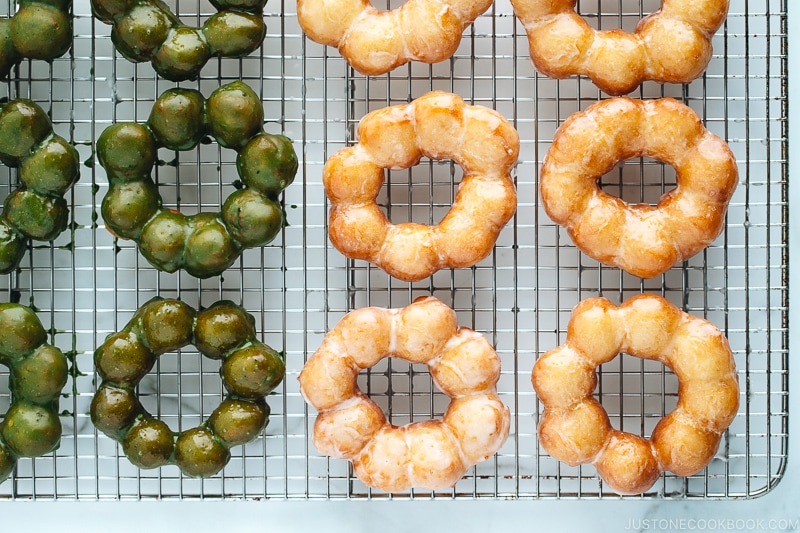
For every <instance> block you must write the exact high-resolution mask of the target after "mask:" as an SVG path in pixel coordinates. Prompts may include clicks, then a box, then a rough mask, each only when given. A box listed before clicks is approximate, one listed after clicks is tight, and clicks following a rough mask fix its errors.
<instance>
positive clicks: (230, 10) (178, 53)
mask: <svg viewBox="0 0 800 533" xmlns="http://www.w3.org/2000/svg"><path fill="white" fill-rule="evenodd" d="M210 1H211V5H213V6H214V8H215V9H216V10H217V13H216V14H214V15H212V16H211V17H209V18H208V20H206V22H205V23H204V24H203V26H202V27H200V28H192V27H189V26H186V25H185V24H183V23H182V22H181V20H180V19H179V18H178V17H177V16H176V15H175V14H174V13H172V11H170V9H169V7H168V6H167V5H166V4H165V3H164V2H162V1H161V0H92V12H93V13H94V16H95V17H97V18H98V19H99V20H101V21H103V22H105V23H106V24H111V26H112V29H111V41H112V42H113V43H114V46H115V48H116V49H117V50H118V51H119V53H120V54H122V56H123V57H124V58H125V59H127V60H128V61H131V62H133V63H140V62H143V61H150V62H151V63H152V65H153V69H155V71H156V72H157V73H158V74H159V75H160V76H161V77H163V78H166V79H168V80H172V81H183V80H189V79H192V78H195V77H197V75H198V74H199V73H200V70H201V69H202V68H203V66H205V64H206V62H208V60H209V59H210V58H212V57H244V56H246V55H248V54H250V53H251V52H253V51H254V50H256V49H257V48H258V47H259V46H261V43H262V42H263V41H264V37H265V36H266V34H267V27H266V25H265V24H264V19H263V16H262V15H263V11H264V4H266V0H210Z"/></svg>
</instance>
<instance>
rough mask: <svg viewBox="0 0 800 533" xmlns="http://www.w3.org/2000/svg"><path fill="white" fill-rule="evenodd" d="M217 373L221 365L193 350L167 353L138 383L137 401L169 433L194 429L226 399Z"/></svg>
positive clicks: (186, 348)
mask: <svg viewBox="0 0 800 533" xmlns="http://www.w3.org/2000/svg"><path fill="white" fill-rule="evenodd" d="M219 369H220V361H218V360H212V359H209V358H208V357H205V356H203V355H202V354H201V353H200V352H199V351H198V350H197V349H196V348H195V347H194V346H186V347H184V348H181V349H180V350H177V351H172V352H167V353H165V354H162V355H161V356H159V358H158V361H157V362H156V366H155V368H154V369H153V371H151V372H150V373H149V374H147V375H146V376H145V377H143V378H142V380H141V381H140V382H139V401H140V402H141V404H142V406H143V407H144V408H145V410H147V412H149V413H150V414H152V415H153V416H154V417H156V418H159V419H161V420H162V421H163V422H165V423H166V424H167V425H168V426H169V427H170V429H171V430H172V431H175V432H177V431H184V430H187V429H189V428H193V427H197V426H198V425H200V424H201V423H202V422H203V421H204V420H206V419H208V417H209V415H211V413H212V412H213V411H214V409H216V408H217V406H219V404H220V402H221V401H222V399H223V398H224V397H225V389H224V387H223V385H222V380H220V377H219ZM231 451H232V452H234V453H235V448H233V449H232V450H231Z"/></svg>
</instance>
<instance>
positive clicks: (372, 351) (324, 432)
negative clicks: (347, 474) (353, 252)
mask: <svg viewBox="0 0 800 533" xmlns="http://www.w3.org/2000/svg"><path fill="white" fill-rule="evenodd" d="M384 357H397V358H400V359H404V360H406V361H409V362H411V363H423V364H426V365H427V366H428V369H429V370H430V373H431V377H432V378H433V382H434V383H435V384H436V386H437V387H439V389H440V390H442V391H443V392H444V393H445V394H447V395H448V396H449V397H450V398H451V403H450V405H449V407H448V408H447V412H445V414H444V417H443V418H442V419H441V420H427V421H422V422H414V423H411V424H408V425H405V426H402V427H397V426H395V425H393V424H391V423H390V422H389V421H387V420H386V417H385V416H384V415H383V412H382V411H381V409H380V407H378V406H377V405H376V404H375V403H374V402H373V401H372V400H371V399H370V398H369V397H367V396H366V395H365V394H364V393H363V392H362V391H361V390H360V389H359V388H358V385H357V383H356V380H357V378H358V374H359V372H360V371H361V370H363V369H365V368H370V367H372V366H374V365H375V364H377V363H378V362H379V361H380V360H381V359H383V358H384ZM499 377H500V359H499V357H498V356H497V353H496V352H495V351H494V349H493V348H492V346H491V345H490V344H489V343H488V341H487V340H486V338H485V337H483V335H480V334H479V333H477V332H475V331H473V330H471V329H468V328H465V327H461V328H459V327H458V322H457V317H456V314H455V312H454V311H453V310H452V309H450V308H449V307H448V306H446V305H445V304H443V303H442V302H441V301H439V300H437V299H436V298H433V297H431V296H427V297H422V298H418V299H417V300H415V301H414V303H412V304H411V305H409V306H408V307H405V308H402V309H381V308H375V307H367V308H362V309H357V310H355V311H352V312H350V313H348V314H347V315H346V316H345V317H344V318H343V319H342V320H341V321H340V322H339V323H338V324H337V325H336V326H335V327H334V328H333V329H332V330H330V331H329V332H328V334H327V335H326V336H325V339H324V341H323V342H322V345H321V346H320V347H319V349H318V350H317V351H316V353H314V355H313V356H311V358H309V360H308V362H307V363H306V365H305V367H304V368H303V371H302V372H301V373H300V376H299V380H300V391H301V393H302V394H303V396H304V397H305V399H306V401H308V402H309V403H310V404H311V405H313V406H314V407H315V408H316V409H317V410H318V411H319V415H318V416H317V419H316V422H315V423H314V436H313V440H314V445H315V446H316V448H317V449H318V450H319V451H320V452H322V453H324V454H326V455H329V456H331V457H336V458H342V459H350V460H351V461H352V463H353V468H354V469H355V473H356V475H357V476H358V477H359V479H361V480H362V481H363V482H364V483H366V484H367V485H369V486H371V487H375V488H378V489H381V490H383V491H386V492H400V491H404V490H407V489H409V488H410V487H420V488H425V489H430V490H439V489H444V488H447V487H451V486H453V485H455V483H456V482H457V481H458V480H459V479H461V477H462V476H463V475H464V474H465V473H466V471H467V469H468V468H469V467H471V466H472V465H473V464H475V463H477V462H479V461H483V460H485V459H487V458H489V457H491V456H492V455H494V454H495V453H496V452H497V450H498V449H500V447H501V446H502V445H503V443H504V442H505V441H506V439H507V437H508V431H509V420H510V415H509V411H508V408H507V407H506V406H505V405H503V403H502V402H501V401H500V399H499V398H498V396H497V393H496V385H497V380H498V379H499Z"/></svg>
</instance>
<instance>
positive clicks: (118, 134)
mask: <svg viewBox="0 0 800 533" xmlns="http://www.w3.org/2000/svg"><path fill="white" fill-rule="evenodd" d="M263 122H264V110H263V108H262V107H261V101H260V100H259V98H258V96H257V95H256V94H255V93H254V92H253V90H252V89H250V88H249V87H248V86H247V85H245V84H244V83H242V82H240V81H236V82H233V83H230V84H228V85H224V86H222V87H220V88H218V89H217V90H215V91H214V92H213V93H212V94H211V96H209V98H208V100H205V99H204V98H203V96H202V94H200V93H199V92H198V91H195V90H192V89H170V90H168V91H166V92H165V93H163V94H162V95H161V96H160V97H159V98H158V100H157V101H156V103H155V105H154V106H153V110H152V112H151V113H150V117H149V118H148V120H147V123H145V124H138V123H135V122H119V123H116V124H114V125H112V126H109V127H108V128H106V129H105V130H104V131H103V133H102V134H101V135H100V137H99V139H98V140H97V158H98V160H99V161H100V164H101V165H102V166H103V168H105V170H106V173H107V174H108V178H109V182H110V188H109V191H108V193H107V194H106V196H105V198H103V203H102V206H101V214H102V216H103V220H104V221H105V222H106V225H107V227H108V228H109V229H110V230H111V231H112V232H113V233H114V234H115V235H117V236H118V237H121V238H124V239H133V240H134V241H135V242H136V243H137V244H138V245H139V250H140V251H141V253H142V255H143V256H144V257H145V258H146V259H147V260H148V261H149V262H150V264H152V265H153V266H155V267H156V268H158V269H159V270H162V271H165V272H175V271H176V270H177V269H179V268H184V269H185V270H186V271H187V272H188V273H189V274H191V275H192V276H195V277H197V278H207V277H210V276H215V275H218V274H221V273H222V272H223V271H225V269H227V268H228V267H229V266H230V265H231V264H233V262H234V261H236V259H237V258H238V257H239V256H240V255H241V253H242V251H243V250H244V249H245V248H253V247H258V246H263V245H265V244H267V243H269V242H270V241H272V240H273V239H274V238H275V236H276V235H277V234H278V233H279V232H280V230H281V228H283V227H284V226H285V224H286V222H285V213H284V211H283V208H282V207H281V205H280V203H279V201H278V195H280V193H281V192H282V191H283V190H284V189H285V188H286V187H287V186H288V185H289V184H291V183H292V181H293V180H294V176H295V174H296V173H297V155H296V154H295V152H294V148H293V147H292V143H291V141H290V140H289V139H288V138H286V137H284V136H282V135H272V134H269V133H266V132H264V131H263V129H262V128H263ZM205 135H210V136H212V137H213V138H214V139H215V140H216V141H217V143H219V145H220V146H223V147H225V148H231V149H233V150H236V152H237V153H238V156H237V158H236V168H237V170H238V172H239V176H240V178H241V180H242V183H243V186H242V187H241V188H240V189H238V190H236V191H235V192H234V193H233V194H231V195H230V196H229V197H228V198H227V199H226V200H225V202H224V204H223V205H222V209H221V211H219V212H217V213H211V212H204V213H198V214H195V215H190V216H187V215H183V214H181V213H180V212H178V211H176V210H174V209H167V208H164V207H162V205H161V204H162V200H161V195H160V194H159V192H158V187H157V186H156V184H155V182H154V181H153V178H152V176H151V172H152V170H153V166H154V165H155V163H156V160H157V152H158V148H161V147H163V148H168V149H170V150H189V149H192V148H194V147H195V146H197V144H198V143H199V142H200V140H201V139H202V138H203V137H204V136H205Z"/></svg>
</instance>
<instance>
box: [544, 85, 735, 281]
mask: <svg viewBox="0 0 800 533" xmlns="http://www.w3.org/2000/svg"><path fill="white" fill-rule="evenodd" d="M642 156H649V157H652V158H654V159H656V160H659V161H663V162H665V163H667V164H669V165H671V166H672V167H674V168H675V171H676V174H677V186H676V187H675V188H674V189H672V190H670V191H669V192H667V193H665V194H664V195H663V196H662V197H661V199H660V200H659V202H658V205H655V206H653V205H650V204H628V203H626V202H624V201H623V200H621V199H620V198H617V197H615V196H612V195H610V194H608V193H606V192H603V191H602V190H601V189H600V187H599V186H598V184H597V181H598V180H599V179H600V178H601V177H602V176H603V174H605V173H606V172H608V171H610V170H611V169H612V168H614V166H615V165H616V164H617V163H619V162H620V161H623V160H625V159H630V158H633V157H642ZM738 180H739V173H738V170H737V167H736V160H735V158H734V156H733V153H732V152H731V150H730V148H729V147H728V144H727V143H726V142H725V141H723V140H722V139H720V138H719V137H717V136H716V135H714V134H713V133H711V132H709V131H708V130H707V129H706V128H705V127H704V126H703V123H702V121H701V120H700V117H698V116H697V113H695V112H694V111H693V110H692V109H691V108H689V107H688V106H686V105H684V104H682V103H680V102H678V101H677V100H673V99H671V98H661V99H658V100H633V99H630V98H613V99H611V100H605V101H602V102H598V103H596V104H592V105H591V106H589V108H587V109H586V110H585V111H581V112H578V113H574V114H572V115H570V117H569V118H568V119H567V120H566V121H565V122H564V124H562V125H561V127H560V128H559V129H558V131H557V132H556V135H555V138H554V139H553V144H552V146H551V147H550V149H549V150H548V152H547V155H546V156H545V159H544V161H543V162H542V168H541V172H540V174H539V188H540V193H541V198H542V205H543V206H544V208H545V211H546V212H547V214H548V215H549V216H550V218H551V219H552V220H553V221H554V222H556V223H557V224H560V225H562V226H564V227H565V228H566V229H567V232H568V233H569V235H570V237H572V239H573V241H574V242H575V244H576V246H578V248H580V249H581V250H582V251H583V252H584V253H585V254H587V255H589V256H590V257H593V258H594V259H596V260H598V261H600V262H601V263H604V264H607V265H613V266H616V267H619V268H621V269H623V270H625V271H626V272H629V273H631V274H633V275H635V276H639V277H641V278H651V277H654V276H658V275H660V274H662V273H664V272H665V271H667V270H668V269H669V268H670V267H672V266H673V265H675V264H676V263H678V262H680V261H684V260H686V259H688V258H690V257H692V256H693V255H695V254H696V253H698V252H699V251H701V250H703V249H704V248H706V247H707V246H708V245H709V244H711V242H712V241H713V240H714V239H716V238H717V236H718V235H719V234H720V233H721V232H722V230H723V229H724V227H725V213H726V211H727V208H728V202H729V201H730V199H731V197H732V196H733V192H734V190H735V189H736V185H737V184H738Z"/></svg>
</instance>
